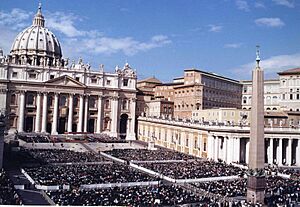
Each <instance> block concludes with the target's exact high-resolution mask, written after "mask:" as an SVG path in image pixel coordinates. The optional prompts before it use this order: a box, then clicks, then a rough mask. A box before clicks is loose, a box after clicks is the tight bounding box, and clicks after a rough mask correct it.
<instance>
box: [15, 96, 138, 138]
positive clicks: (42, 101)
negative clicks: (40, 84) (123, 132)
mask: <svg viewBox="0 0 300 207" xmlns="http://www.w3.org/2000/svg"><path fill="white" fill-rule="evenodd" d="M26 94H27V92H25V91H21V92H20V93H19V104H18V124H17V129H18V132H24V131H25V130H24V126H25V118H26V116H27V115H28V113H27V112H26V107H27V106H26V105H27V104H26ZM32 94H35V104H34V105H35V121H34V124H32V125H33V126H32V127H33V129H32V131H33V132H37V133H39V132H41V133H45V132H47V130H49V127H48V126H47V125H49V124H50V125H51V131H48V132H50V133H51V134H52V135H55V134H58V132H59V131H58V127H59V118H60V117H61V114H60V110H59V109H60V106H59V102H60V96H61V94H60V93H50V92H45V93H40V92H36V93H35V92H33V93H32ZM62 94H63V95H64V96H65V97H67V100H66V102H67V103H68V104H67V105H65V106H64V107H65V108H66V110H67V114H65V115H64V118H66V119H67V123H66V127H65V129H66V132H68V133H71V132H78V133H81V132H88V131H89V129H88V125H89V118H91V114H92V113H90V112H93V119H94V120H95V122H96V123H94V125H93V126H95V127H94V130H93V133H101V132H102V131H105V130H107V131H109V132H110V134H111V135H112V136H118V132H119V121H120V104H119V102H120V101H119V97H108V98H109V100H110V103H109V104H110V107H108V111H109V114H107V113H106V117H108V118H107V119H106V120H108V122H109V123H106V128H105V129H104V123H103V122H104V119H105V118H106V117H104V116H105V115H104V102H103V99H104V97H103V96H102V95H98V96H93V97H97V99H96V100H97V101H95V103H96V104H97V105H95V107H92V108H93V109H92V110H91V109H90V108H89V97H90V95H83V94H72V93H68V94H67V93H62ZM50 95H51V96H54V99H52V100H53V101H54V103H53V108H52V106H49V103H48V97H49V96H50ZM75 97H77V98H78V99H77V100H78V101H79V106H78V105H77V106H78V110H77V111H78V113H76V118H77V121H76V120H75V116H74V111H76V110H75V107H77V106H74V98H75ZM132 105H134V106H131V108H130V111H129V110H128V111H127V112H129V113H130V118H129V119H128V126H127V129H129V130H130V131H127V134H130V135H131V136H133V137H134V136H135V133H134V125H135V121H134V120H135V110H133V108H132V107H135V100H133V101H132ZM49 110H52V115H50V113H48V111H49ZM132 110H133V111H132ZM94 112H96V113H97V114H94ZM107 115H108V116H107ZM132 117H134V118H133V119H132ZM49 122H50V123H49ZM74 124H76V130H75V131H74V127H73V126H74Z"/></svg>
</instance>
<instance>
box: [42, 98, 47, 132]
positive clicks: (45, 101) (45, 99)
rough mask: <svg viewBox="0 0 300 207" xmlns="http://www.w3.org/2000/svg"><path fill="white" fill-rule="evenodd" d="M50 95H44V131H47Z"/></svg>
mask: <svg viewBox="0 0 300 207" xmlns="http://www.w3.org/2000/svg"><path fill="white" fill-rule="evenodd" d="M47 102H48V97H47V93H44V95H43V115H42V132H43V133H45V132H46V131H47V114H48V106H47Z"/></svg>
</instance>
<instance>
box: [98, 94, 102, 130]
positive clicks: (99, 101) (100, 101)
mask: <svg viewBox="0 0 300 207" xmlns="http://www.w3.org/2000/svg"><path fill="white" fill-rule="evenodd" d="M102 124H103V104H102V96H101V95H100V96H99V97H98V115H97V131H96V132H97V133H101V129H102Z"/></svg>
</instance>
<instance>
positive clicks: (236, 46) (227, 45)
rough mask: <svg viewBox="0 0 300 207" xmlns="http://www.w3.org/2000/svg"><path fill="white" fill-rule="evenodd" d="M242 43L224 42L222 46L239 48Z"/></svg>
mask: <svg viewBox="0 0 300 207" xmlns="http://www.w3.org/2000/svg"><path fill="white" fill-rule="evenodd" d="M242 45H243V44H242V43H228V44H225V45H224V47H225V48H233V49H237V48H240V47H241V46H242Z"/></svg>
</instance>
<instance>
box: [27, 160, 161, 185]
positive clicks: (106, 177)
mask: <svg viewBox="0 0 300 207" xmlns="http://www.w3.org/2000/svg"><path fill="white" fill-rule="evenodd" d="M25 171H26V172H27V173H28V174H29V176H30V177H31V178H32V179H33V180H34V181H35V182H36V184H40V185H47V186H51V185H71V186H75V187H78V186H80V185H86V184H101V183H126V182H145V181H155V180H158V178H155V177H150V176H149V175H147V174H144V173H142V172H139V171H137V170H135V169H133V168H130V167H129V166H127V165H123V164H117V163H108V164H97V165H65V166H51V165H46V166H41V167H35V168H25Z"/></svg>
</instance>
